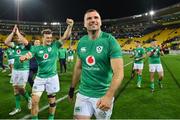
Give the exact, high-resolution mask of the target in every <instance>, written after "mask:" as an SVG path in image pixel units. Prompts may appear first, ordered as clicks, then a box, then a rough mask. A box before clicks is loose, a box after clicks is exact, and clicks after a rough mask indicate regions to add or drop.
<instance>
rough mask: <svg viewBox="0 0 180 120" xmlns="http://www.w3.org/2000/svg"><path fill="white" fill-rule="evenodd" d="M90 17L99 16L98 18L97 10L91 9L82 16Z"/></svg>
mask: <svg viewBox="0 0 180 120" xmlns="http://www.w3.org/2000/svg"><path fill="white" fill-rule="evenodd" d="M91 17H99V18H100V15H99V13H98V12H97V11H92V12H88V13H86V14H85V16H84V18H85V19H87V18H91Z"/></svg>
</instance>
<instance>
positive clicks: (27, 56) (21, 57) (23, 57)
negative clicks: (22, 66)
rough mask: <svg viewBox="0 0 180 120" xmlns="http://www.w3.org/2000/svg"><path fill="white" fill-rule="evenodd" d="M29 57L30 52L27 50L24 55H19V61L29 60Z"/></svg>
mask: <svg viewBox="0 0 180 120" xmlns="http://www.w3.org/2000/svg"><path fill="white" fill-rule="evenodd" d="M31 58H32V53H31V52H28V53H26V54H25V55H22V56H20V61H21V62H23V61H26V60H29V59H31Z"/></svg>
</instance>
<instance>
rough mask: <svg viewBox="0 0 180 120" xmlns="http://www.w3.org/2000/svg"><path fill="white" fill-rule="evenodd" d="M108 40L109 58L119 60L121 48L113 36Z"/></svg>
mask: <svg viewBox="0 0 180 120" xmlns="http://www.w3.org/2000/svg"><path fill="white" fill-rule="evenodd" d="M109 39H110V58H121V57H122V50H121V46H120V45H119V43H118V42H117V40H116V39H115V38H114V37H113V36H110V38H109Z"/></svg>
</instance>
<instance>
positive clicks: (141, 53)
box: [131, 41, 145, 88]
mask: <svg viewBox="0 0 180 120" xmlns="http://www.w3.org/2000/svg"><path fill="white" fill-rule="evenodd" d="M135 45H136V48H135V49H134V50H133V55H132V56H131V57H133V58H134V65H133V71H136V73H137V87H138V88H141V81H142V70H143V66H144V64H143V62H144V58H145V50H144V48H142V47H141V43H140V41H135ZM134 74H135V73H134Z"/></svg>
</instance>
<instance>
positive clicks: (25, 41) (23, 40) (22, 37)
mask: <svg viewBox="0 0 180 120" xmlns="http://www.w3.org/2000/svg"><path fill="white" fill-rule="evenodd" d="M17 36H18V38H19V39H20V40H21V41H22V43H23V44H24V45H28V41H27V39H26V38H25V37H24V36H22V35H21V34H20V33H17Z"/></svg>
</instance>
